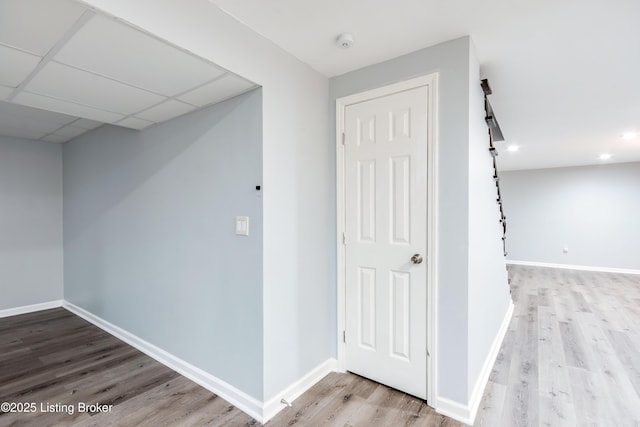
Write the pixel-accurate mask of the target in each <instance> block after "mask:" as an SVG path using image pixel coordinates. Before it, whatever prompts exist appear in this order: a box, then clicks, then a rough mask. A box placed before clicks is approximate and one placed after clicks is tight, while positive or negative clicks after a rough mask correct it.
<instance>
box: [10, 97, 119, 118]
mask: <svg viewBox="0 0 640 427" xmlns="http://www.w3.org/2000/svg"><path fill="white" fill-rule="evenodd" d="M13 100H14V101H15V102H16V103H18V104H22V105H27V106H29V107H35V108H40V109H43V110H51V111H57V112H59V113H64V114H71V115H74V116H77V117H83V118H86V119H91V120H97V121H100V122H103V123H113V122H117V121H118V120H120V119H122V118H123V117H124V115H123V114H118V113H112V112H110V111H104V110H99V109H97V108H91V107H87V106H85V105H80V104H75V103H73V102H68V101H65V100H62V99H56V98H50V97H48V96H43V95H38V94H35V93H29V92H20V93H19V94H18V96H16V97H15V98H14V99H13Z"/></svg>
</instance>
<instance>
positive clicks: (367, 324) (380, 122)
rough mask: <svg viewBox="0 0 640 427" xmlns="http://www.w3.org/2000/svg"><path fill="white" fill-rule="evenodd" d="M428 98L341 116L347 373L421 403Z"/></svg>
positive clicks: (389, 99)
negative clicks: (352, 373) (342, 121)
mask: <svg viewBox="0 0 640 427" xmlns="http://www.w3.org/2000/svg"><path fill="white" fill-rule="evenodd" d="M428 90H429V89H428V86H423V87H419V88H415V89H411V90H405V91H402V92H398V93H395V94H392V95H387V96H383V97H379V98H375V99H372V100H368V101H365V102H360V103H357V104H353V105H348V106H347V107H346V108H345V115H344V131H345V142H344V144H345V148H344V153H345V154H344V156H345V163H344V168H345V170H344V180H345V201H344V203H345V228H344V229H345V245H346V246H345V269H346V272H345V286H346V292H345V293H346V295H345V297H346V298H345V305H346V315H345V332H346V335H345V338H346V339H345V343H346V344H345V346H346V368H347V370H349V371H351V372H354V373H356V374H359V375H362V376H364V377H367V378H370V379H373V380H375V381H378V382H380V383H383V384H386V385H389V386H391V387H393V388H396V389H399V390H402V391H405V392H407V393H410V394H412V395H415V396H417V397H420V398H423V399H426V397H427V262H426V255H427V172H428V171H427V135H428V134H427V123H428V121H427V113H428V111H427V105H428V103H427V101H428V96H429V94H428ZM414 255H419V256H421V257H422V258H423V261H422V262H420V263H417V262H418V261H420V259H419V258H418V257H414V261H413V262H412V257H413V256H414Z"/></svg>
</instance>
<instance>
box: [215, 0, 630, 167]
mask: <svg viewBox="0 0 640 427" xmlns="http://www.w3.org/2000/svg"><path fill="white" fill-rule="evenodd" d="M210 1H211V2H212V3H213V4H215V5H217V6H218V7H220V8H221V9H222V10H224V11H225V12H227V13H228V14H230V15H232V16H234V17H235V18H236V19H237V20H238V21H240V22H242V23H244V24H245V25H247V26H249V27H250V28H252V29H253V30H255V31H256V32H258V33H260V34H261V35H263V36H264V37H266V38H267V39H269V40H271V41H273V42H274V43H275V44H277V45H279V46H280V47H282V48H283V49H284V50H286V51H288V52H290V53H291V54H292V55H294V56H296V57H297V58H299V59H300V60H301V61H303V62H305V63H307V64H308V65H309V66H311V67H312V68H314V69H315V70H317V71H318V72H320V73H322V74H324V75H325V76H327V77H332V76H337V75H340V74H343V73H346V72H349V71H352V70H355V69H358V68H362V67H365V66H368V65H371V64H375V63H378V62H381V61H385V60H388V59H391V58H394V57H397V56H399V55H403V54H406V53H409V52H413V51H415V50H418V49H421V48H424V47H428V46H433V45H435V44H438V43H441V42H444V41H447V40H451V39H454V38H458V37H462V36H466V35H470V36H471V38H472V40H473V42H474V44H475V47H476V50H477V53H478V58H479V60H480V63H481V74H482V77H483V78H488V79H489V82H490V84H491V87H492V89H493V93H494V94H493V95H492V96H491V98H490V99H491V103H492V105H493V107H494V110H495V112H496V115H497V117H498V119H499V121H500V125H501V127H502V130H503V131H504V134H505V137H506V141H505V142H504V143H500V144H499V146H498V148H499V151H500V153H501V156H500V158H499V163H500V166H501V168H502V169H531V168H542V167H554V166H568V165H585V164H594V163H595V164H598V163H602V161H600V160H599V159H598V156H599V155H600V154H602V153H604V152H607V153H610V154H611V155H612V157H611V159H610V160H609V161H608V162H630V161H640V138H638V139H636V140H624V139H622V138H620V135H622V134H623V133H624V132H628V131H631V130H635V131H637V132H640V78H638V76H640V55H638V43H639V41H640V25H639V23H640V2H638V1H635V0H613V1H602V0H563V1H557V0H538V1H523V0H516V1H514V0H483V1H477V0H449V1H441V0H394V1H390V0H349V1H344V0H323V1H301V0H269V1H264V0H210ZM342 32H351V33H352V34H353V36H354V38H355V43H354V45H353V47H352V48H350V49H340V48H339V47H337V46H336V44H335V39H336V36H337V35H338V34H340V33H342ZM509 144H515V145H518V146H519V147H520V150H519V151H517V152H507V151H506V147H507V146H508V145H509Z"/></svg>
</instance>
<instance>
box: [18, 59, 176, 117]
mask: <svg viewBox="0 0 640 427" xmlns="http://www.w3.org/2000/svg"><path fill="white" fill-rule="evenodd" d="M25 90H27V91H29V92H32V93H37V94H41V95H46V96H52V97H56V98H60V99H64V100H67V101H70V102H75V103H78V104H82V105H86V106H89V107H95V108H99V109H102V110H107V111H112V112H116V113H119V114H122V115H128V114H133V113H135V112H137V111H140V110H142V109H145V108H148V107H150V106H152V105H155V104H157V103H159V102H161V101H162V100H164V99H165V98H164V97H162V96H159V95H156V94H153V93H151V92H147V91H144V90H141V89H137V88H134V87H131V86H127V85H125V84H122V83H118V82H115V81H113V80H109V79H107V78H104V77H101V76H97V75H95V74H91V73H86V72H83V71H80V70H77V69H75V68H71V67H68V66H66V65H62V64H58V63H55V62H50V63H48V64H47V65H45V66H44V68H43V69H42V70H41V71H40V72H39V73H38V75H37V76H35V77H34V78H33V80H31V82H29V84H27V86H26V87H25Z"/></svg>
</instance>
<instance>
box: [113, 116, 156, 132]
mask: <svg viewBox="0 0 640 427" xmlns="http://www.w3.org/2000/svg"><path fill="white" fill-rule="evenodd" d="M114 124H115V125H118V126H124V127H126V128H130V129H138V130H142V129H144V128H146V127H149V126H151V125H153V124H155V123H154V122H150V121H149V120H143V119H139V118H137V117H127V118H126V119H124V120H120V121H119V122H118V123H114Z"/></svg>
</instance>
